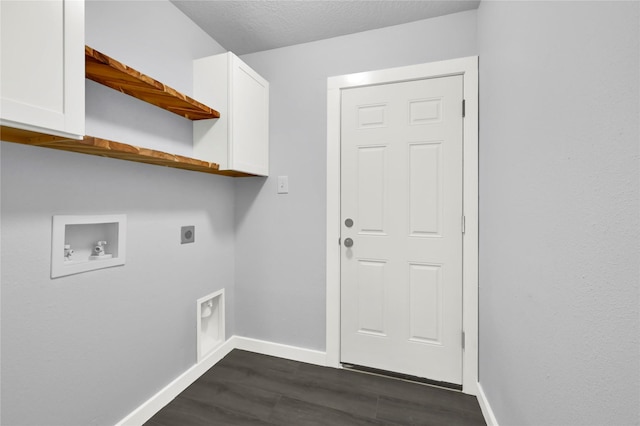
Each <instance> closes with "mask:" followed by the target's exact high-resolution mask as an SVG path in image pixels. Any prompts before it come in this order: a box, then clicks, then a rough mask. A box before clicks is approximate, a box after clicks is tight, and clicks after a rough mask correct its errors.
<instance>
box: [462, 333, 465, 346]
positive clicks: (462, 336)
mask: <svg viewBox="0 0 640 426" xmlns="http://www.w3.org/2000/svg"><path fill="white" fill-rule="evenodd" d="M464 341H465V339H464V330H462V349H464Z"/></svg>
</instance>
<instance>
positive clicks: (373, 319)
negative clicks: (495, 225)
mask: <svg viewBox="0 0 640 426" xmlns="http://www.w3.org/2000/svg"><path fill="white" fill-rule="evenodd" d="M462 81H463V80H462V76H451V77H441V78H434V79H425V80H418V81H410V82H402V83H393V84H385V85H377V86H368V87H358V88H352V89H346V90H343V91H342V112H341V117H342V119H341V217H342V224H341V241H342V246H341V250H342V258H341V349H340V361H341V362H343V363H349V364H356V365H361V366H367V367H372V368H376V369H382V370H387V371H392V372H398V373H403V374H409V375H413V376H418V377H424V378H428V379H431V380H437V381H444V382H449V383H455V384H460V383H462V339H461V334H462V225H461V221H462V199H463V197H462V185H463V181H462V177H463V176H462V170H463V167H462V166H463V165H462V158H463V150H462V130H463V121H462V120H463V118H462V97H463V90H462V89H463V88H462ZM349 245H350V247H348V246H349Z"/></svg>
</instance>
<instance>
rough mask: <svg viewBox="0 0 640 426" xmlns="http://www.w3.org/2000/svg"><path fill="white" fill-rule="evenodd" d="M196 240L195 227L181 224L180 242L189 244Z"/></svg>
mask: <svg viewBox="0 0 640 426" xmlns="http://www.w3.org/2000/svg"><path fill="white" fill-rule="evenodd" d="M195 240H196V227H195V226H183V227H182V228H180V244H189V243H192V242H194V241H195Z"/></svg>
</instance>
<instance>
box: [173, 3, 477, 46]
mask: <svg viewBox="0 0 640 426" xmlns="http://www.w3.org/2000/svg"><path fill="white" fill-rule="evenodd" d="M171 2H172V3H173V4H175V5H176V6H177V7H178V8H179V9H180V10H181V11H182V12H183V13H184V14H185V15H187V16H188V17H189V18H190V19H191V20H193V21H194V22H195V23H196V24H198V25H199V26H200V27H201V28H202V29H203V30H204V31H206V32H207V33H208V34H209V35H210V36H211V37H213V38H214V39H215V40H216V41H217V42H218V43H220V44H221V45H222V46H223V47H224V48H225V49H227V50H230V51H232V52H234V53H235V54H237V55H243V54H245V53H253V52H259V51H262V50H269V49H275V48H278V47H284V46H291V45H294V44H299V43H306V42H310V41H315V40H322V39H325V38H331V37H337V36H341V35H345V34H353V33H357V32H360V31H367V30H372V29H377V28H383V27H388V26H391V25H398V24H404V23H407V22H413V21H417V20H420V19H427V18H433V17H436V16H442V15H448V14H450V13H456V12H462V11H464V10H470V9H476V8H477V7H478V4H479V3H480V0H476V1H458V0H449V1H430V0H422V1H410V0H395V1H394V0H376V1H369V0H359V1H353V0H295V1H291V0H249V1H246V0H226V1H223V0H171Z"/></svg>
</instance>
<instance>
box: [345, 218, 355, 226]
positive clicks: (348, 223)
mask: <svg viewBox="0 0 640 426" xmlns="http://www.w3.org/2000/svg"><path fill="white" fill-rule="evenodd" d="M344 226H346V227H347V228H351V227H352V226H353V219H347V220H345V221H344Z"/></svg>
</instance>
